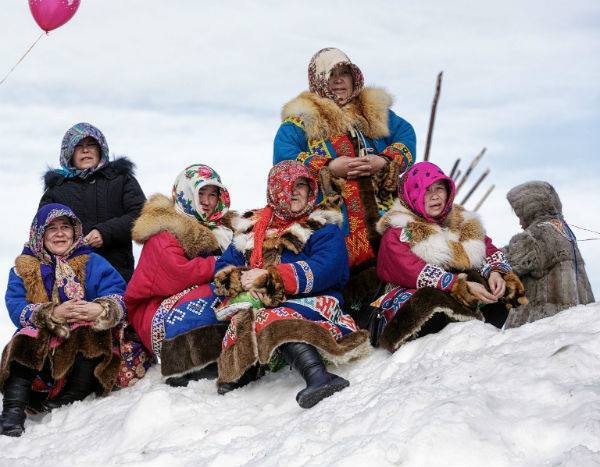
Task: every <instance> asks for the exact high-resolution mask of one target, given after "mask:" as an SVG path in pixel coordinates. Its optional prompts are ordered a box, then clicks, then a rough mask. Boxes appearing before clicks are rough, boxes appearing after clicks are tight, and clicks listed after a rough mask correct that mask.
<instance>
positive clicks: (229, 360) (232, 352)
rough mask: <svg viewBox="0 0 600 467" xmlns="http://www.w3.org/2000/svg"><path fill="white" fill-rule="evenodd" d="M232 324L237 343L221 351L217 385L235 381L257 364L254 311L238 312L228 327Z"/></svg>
mask: <svg viewBox="0 0 600 467" xmlns="http://www.w3.org/2000/svg"><path fill="white" fill-rule="evenodd" d="M234 322H235V327H236V332H237V341H236V342H235V344H234V345H232V346H230V347H228V348H227V349H225V350H224V351H222V352H221V355H220V356H219V360H218V362H217V365H218V368H219V377H218V379H217V384H221V383H233V382H235V381H237V380H238V379H240V378H241V377H242V375H243V374H244V373H245V372H246V370H247V369H248V368H250V367H251V366H253V365H254V364H255V363H256V362H258V343H257V340H256V333H255V332H254V311H253V310H252V309H251V308H248V309H245V310H241V311H239V312H238V313H237V314H236V315H235V318H234V321H232V322H231V324H230V326H231V325H233V323H234Z"/></svg>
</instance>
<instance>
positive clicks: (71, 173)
mask: <svg viewBox="0 0 600 467" xmlns="http://www.w3.org/2000/svg"><path fill="white" fill-rule="evenodd" d="M87 137H92V138H94V139H95V140H96V141H97V142H98V144H99V145H100V162H99V163H98V165H97V166H96V167H90V168H89V169H77V168H76V167H75V166H73V161H72V159H73V153H74V152H75V146H76V145H77V144H78V143H79V142H80V141H81V140H82V139H84V138H87ZM108 163H109V158H108V144H107V143H106V138H105V137H104V135H103V134H102V132H101V131H100V130H99V129H98V128H96V127H95V126H94V125H92V124H90V123H85V122H82V123H78V124H77V125H73V126H72V127H71V128H69V129H68V130H67V132H66V133H65V136H64V137H63V140H62V145H61V147H60V165H61V168H60V169H57V170H56V171H57V172H58V173H59V174H60V175H62V176H63V177H65V178H75V177H80V178H86V177H88V176H89V175H91V174H93V173H94V172H95V171H96V170H99V169H101V168H102V167H104V166H106V165H107V164H108Z"/></svg>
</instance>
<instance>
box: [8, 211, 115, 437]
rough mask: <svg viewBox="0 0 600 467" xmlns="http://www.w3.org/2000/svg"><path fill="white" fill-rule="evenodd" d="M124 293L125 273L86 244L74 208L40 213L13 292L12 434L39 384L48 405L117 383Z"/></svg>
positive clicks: (17, 264) (10, 289) (12, 275)
mask: <svg viewBox="0 0 600 467" xmlns="http://www.w3.org/2000/svg"><path fill="white" fill-rule="evenodd" d="M124 290H125V282H124V281H123V279H122V278H121V276H120V275H119V273H118V272H117V271H116V270H115V269H114V268H113V267H112V266H111V265H110V264H109V263H108V261H106V260H105V259H104V258H102V257H101V256H99V255H97V254H95V253H92V252H91V248H89V246H87V245H86V244H85V242H84V239H83V235H82V226H81V222H80V221H79V219H78V218H77V217H76V216H75V214H74V213H73V211H71V209H69V208H68V207H67V206H64V205H62V204H48V205H46V206H44V207H43V208H41V209H40V210H39V211H38V213H37V215H36V216H35V218H34V220H33V223H32V225H31V231H30V234H29V242H28V243H27V244H26V245H25V248H24V249H23V253H22V254H21V255H20V256H18V257H17V259H16V260H15V266H14V268H13V269H12V270H11V271H10V276H9V280H8V289H7V291H6V307H7V309H8V312H9V314H10V317H11V319H12V321H13V322H14V323H15V325H16V326H17V328H18V330H17V332H16V334H15V335H14V336H13V338H12V339H11V341H10V342H9V343H8V345H7V346H6V347H5V348H4V351H3V353H2V362H1V363H0V390H2V392H3V393H4V399H3V410H2V417H1V419H0V420H1V423H0V426H1V431H3V433H4V434H5V435H8V436H20V435H21V433H22V432H23V429H24V421H25V407H26V405H28V404H30V403H31V402H32V399H33V394H34V393H33V392H32V385H33V389H35V390H36V391H35V392H36V394H37V392H38V391H42V390H43V391H46V392H48V393H49V398H48V400H46V401H45V402H44V403H43V408H45V409H53V408H57V407H60V406H62V405H65V404H68V403H71V402H74V401H76V400H82V399H84V398H85V397H86V396H87V395H88V394H90V393H92V392H93V391H94V390H96V391H97V392H99V393H102V394H105V393H107V392H108V391H110V390H111V389H112V388H113V386H114V385H115V383H116V382H117V376H118V372H119V367H120V362H121V360H120V358H119V353H118V352H117V351H116V350H115V349H113V334H112V332H111V331H112V330H113V328H115V326H117V325H118V324H119V323H120V321H121V320H122V318H123V315H124V307H123V300H122V294H123V292H124ZM65 377H66V384H64V386H63V383H64V380H65Z"/></svg>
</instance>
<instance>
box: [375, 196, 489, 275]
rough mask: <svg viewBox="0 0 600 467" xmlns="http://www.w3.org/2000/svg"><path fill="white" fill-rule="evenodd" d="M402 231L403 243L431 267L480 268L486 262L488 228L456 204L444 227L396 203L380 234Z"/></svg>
mask: <svg viewBox="0 0 600 467" xmlns="http://www.w3.org/2000/svg"><path fill="white" fill-rule="evenodd" d="M391 227H397V228H401V229H402V232H401V233H400V240H401V241H403V242H406V243H408V244H409V245H410V249H411V251H412V252H413V253H414V254H416V255H417V256H419V257H420V258H421V259H423V260H424V261H426V262H427V263H429V264H433V265H436V266H439V267H442V268H445V269H451V270H456V271H467V270H470V269H478V268H480V267H481V266H482V265H483V262H484V260H485V257H486V255H485V251H486V246H485V229H484V228H483V225H482V224H481V220H480V219H479V216H478V215H477V214H475V213H474V212H471V211H467V210H465V209H464V208H463V207H462V206H460V205H457V204H455V205H454V206H453V207H452V210H451V211H450V213H449V214H448V217H446V220H445V221H444V222H443V224H442V225H438V224H435V223H433V222H427V221H426V220H424V219H422V218H420V217H417V216H416V215H415V214H414V213H412V212H411V211H410V210H409V209H407V208H406V207H404V206H402V204H401V203H400V201H399V200H396V201H395V202H394V204H393V205H392V207H391V208H390V210H389V211H388V212H387V213H385V214H384V216H383V217H382V218H381V219H379V221H378V222H377V231H378V232H379V233H380V234H382V235H383V233H384V232H385V231H386V230H387V229H388V228H391Z"/></svg>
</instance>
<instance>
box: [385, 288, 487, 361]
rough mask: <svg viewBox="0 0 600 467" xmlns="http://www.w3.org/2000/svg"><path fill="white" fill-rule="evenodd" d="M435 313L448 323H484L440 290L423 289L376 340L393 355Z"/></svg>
mask: <svg viewBox="0 0 600 467" xmlns="http://www.w3.org/2000/svg"><path fill="white" fill-rule="evenodd" d="M436 313H444V314H445V315H446V316H447V317H448V320H449V321H467V320H472V319H478V320H481V321H483V316H482V315H481V313H480V312H479V311H478V310H476V309H471V308H466V307H464V306H463V305H462V304H461V303H459V302H458V301H457V300H455V299H453V298H452V297H451V296H450V295H448V294H447V293H445V292H443V291H441V290H438V289H435V288H433V287H423V288H421V289H418V290H417V291H416V292H415V293H414V295H413V296H412V297H411V298H410V300H408V302H406V303H405V304H404V306H403V307H402V309H401V310H400V311H399V312H398V313H396V315H395V316H394V318H393V319H392V321H390V322H389V323H388V324H387V326H386V327H385V329H384V330H383V333H382V334H381V337H380V339H379V344H380V346H381V347H383V348H384V349H387V350H389V351H390V352H392V353H393V352H395V351H396V350H398V348H399V347H400V346H401V345H402V344H403V343H405V342H407V341H409V340H411V339H413V338H415V337H416V336H417V335H418V332H419V331H420V330H421V328H422V327H423V326H424V325H425V323H426V322H427V321H428V320H430V319H431V318H432V317H433V316H434V315H435V314H436Z"/></svg>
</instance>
